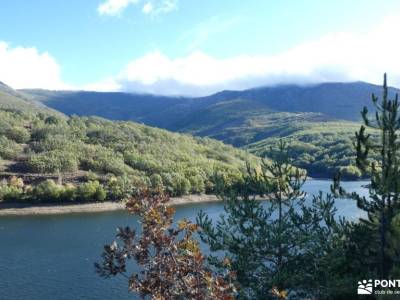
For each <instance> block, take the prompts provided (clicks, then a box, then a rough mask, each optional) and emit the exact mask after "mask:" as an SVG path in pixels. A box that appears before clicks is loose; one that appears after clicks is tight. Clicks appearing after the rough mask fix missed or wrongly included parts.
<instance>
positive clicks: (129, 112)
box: [23, 82, 399, 130]
mask: <svg viewBox="0 0 400 300" xmlns="http://www.w3.org/2000/svg"><path fill="white" fill-rule="evenodd" d="M390 90H391V92H392V93H393V92H399V90H398V89H394V88H391V89H390ZM23 92H24V93H25V94H29V95H31V96H33V98H34V99H35V100H38V101H40V102H42V103H44V104H46V105H47V106H49V107H52V108H54V109H57V110H59V111H61V112H63V113H65V114H68V115H71V114H77V115H97V116H101V117H105V118H109V119H114V120H135V121H140V122H143V123H146V124H151V125H156V126H159V127H165V128H173V129H175V130H177V129H179V128H181V127H190V119H191V117H190V116H191V114H198V113H199V112H202V111H204V110H207V109H212V107H213V106H215V105H216V104H218V103H223V102H226V101H228V102H230V101H232V100H237V99H241V100H243V101H248V103H247V106H248V108H246V110H249V109H251V107H252V106H253V107H254V109H256V110H258V109H259V108H260V106H263V107H265V109H267V110H268V111H280V112H314V113H321V114H324V115H326V116H328V117H330V118H336V119H343V120H350V121H355V120H359V115H360V114H359V112H360V110H361V108H362V107H363V106H365V105H366V106H368V107H371V101H370V98H371V94H372V93H375V94H377V95H380V93H381V87H380V86H377V85H373V84H369V83H365V82H351V83H322V84H316V85H308V86H297V85H279V86H275V87H262V88H255V89H249V90H244V91H223V92H220V93H216V94H213V95H210V96H207V97H202V98H182V97H164V96H153V95H140V94H128V93H99V92H82V91H81V92H73V91H68V92H65V91H64V92H62V91H61V92H57V91H46V90H23ZM219 109H220V108H219ZM238 112H240V109H239V110H237V111H235V110H233V109H232V107H231V106H229V109H228V110H227V111H226V113H225V114H224V112H223V111H220V113H219V114H218V117H228V118H229V117H231V114H232V113H233V114H236V113H238ZM185 120H186V121H185ZM206 121H207V122H208V123H210V122H211V123H212V122H213V121H215V120H210V119H209V117H208V116H207V120H205V122H206Z"/></svg>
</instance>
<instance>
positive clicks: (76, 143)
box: [0, 109, 256, 201]
mask: <svg viewBox="0 0 400 300" xmlns="http://www.w3.org/2000/svg"><path fill="white" fill-rule="evenodd" d="M0 158H1V163H0V165H1V167H0V168H1V173H0V176H1V177H3V178H7V179H8V180H6V181H4V182H3V183H2V184H1V185H0V186H1V187H0V199H3V200H20V201H23V200H25V201H35V199H36V200H37V199H45V200H46V199H48V200H50V199H52V200H57V199H58V200H59V201H62V199H75V200H77V201H78V200H82V201H83V200H96V199H97V200H103V199H119V198H120V197H122V196H123V193H124V192H126V191H127V190H129V189H132V188H135V187H140V186H152V187H160V188H161V187H162V188H165V189H166V190H168V191H169V192H170V193H171V194H172V195H182V194H190V193H203V192H212V191H213V185H214V176H215V175H216V174H220V175H223V176H224V177H225V179H226V180H227V181H233V180H236V179H238V178H240V176H241V171H242V170H244V167H245V162H246V161H253V162H254V161H255V160H256V158H255V157H254V156H252V155H250V154H248V153H246V152H245V151H243V150H239V149H235V148H233V147H231V146H227V145H224V144H223V143H221V142H218V141H214V140H211V139H208V138H194V137H191V136H188V135H184V134H179V133H171V132H168V131H166V130H162V129H156V128H151V127H148V126H145V125H140V124H136V123H132V122H113V121H108V120H105V119H102V118H98V117H71V118H64V117H58V116H54V115H51V114H46V113H43V112H40V113H36V112H34V111H33V112H23V111H20V110H4V109H0ZM12 176H15V177H14V178H12ZM10 178H11V179H10ZM17 178H21V179H22V180H23V183H21V182H20V181H21V180H19V181H18V180H17ZM48 179H52V180H53V181H49V180H48ZM54 181H57V182H58V183H59V184H56V183H55V182H54ZM32 186H33V187H32ZM43 193H48V194H50V195H51V196H49V195H47V196H44V195H43ZM71 193H72V194H71Z"/></svg>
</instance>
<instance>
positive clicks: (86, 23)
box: [0, 0, 400, 94]
mask: <svg viewBox="0 0 400 300" xmlns="http://www.w3.org/2000/svg"><path fill="white" fill-rule="evenodd" d="M383 3H384V4H383ZM399 19H400V1H397V0H393V1H391V0H385V1H367V0H364V1H361V0H360V1H356V0H352V1H349V0H347V1H342V0H335V1H321V0H319V1H318V0H313V1H312V0H302V1H301V0H299V1H288V0H281V1H268V0H260V1H251V0H248V1H243V0H241V1H237V0H229V1H228V0H227V1H224V0H219V1H215V0H210V1H209V0H202V1H197V0H85V1H82V0H69V1H54V0H37V1H33V0H2V1H1V2H0V20H1V24H2V25H1V26H0V81H4V82H5V83H8V84H10V85H11V86H14V87H16V88H24V87H29V88H31V87H43V88H54V89H68V88H72V89H95V90H126V91H139V92H152V93H161V94H207V93H210V92H214V91H217V90H219V89H222V88H232V89H241V88H247V87H251V86H256V85H263V84H276V83H284V82H295V83H296V82H299V83H302V82H318V81H347V80H367V81H372V82H375V81H377V80H379V79H380V78H381V75H382V74H381V73H382V72H383V71H388V72H389V75H390V72H391V71H392V70H393V71H392V73H393V82H394V83H395V84H398V83H400V76H399V73H400V68H398V65H399V63H398V62H395V63H391V62H390V61H391V60H396V57H395V54H394V53H395V52H396V51H394V50H390V51H392V52H393V56H387V55H386V54H385V51H384V49H383V48H384V47H383V46H382V44H380V45H379V46H378V44H379V43H382V42H386V41H387V42H388V44H391V46H393V47H395V50H398V49H397V48H396V47H398V48H399V49H400V45H399V41H398V39H399V34H398V33H399V32H398V31H399V29H398V28H400V26H399V27H397V28H396V25H400V21H399V22H398V20H399ZM392 27H394V28H392ZM388 28H389V31H390V32H388ZM383 31H384V32H385V34H384V38H385V39H386V40H384V39H383V37H382V39H381V38H380V37H379V36H382V34H381V33H382V32H383ZM396 35H397V36H396ZM396 39H397V40H396ZM336 41H337V42H336ZM370 44H372V45H373V46H372V48H371V47H369V46H367V45H370ZM366 48H371V49H369V50H368V49H366ZM364 50H365V51H367V53H365V54H363V57H362V58H360V57H359V55H358V54H357V53H360V52H362V53H363V52H364ZM313 51H315V53H314V52H313ZM307 53H308V54H307ZM397 53H398V55H397V61H400V59H399V56H400V51H398V52H397ZM382 55H383V56H387V57H386V60H384V61H383V62H379V63H378V62H377V61H378V60H379V56H382ZM353 56H354V58H353ZM389 58H390V59H389ZM356 62H357V63H356ZM369 64H370V65H371V66H370V67H368V66H369ZM396 69H398V70H397V71H396ZM375 72H376V73H377V74H375ZM378 78H379V79H378Z"/></svg>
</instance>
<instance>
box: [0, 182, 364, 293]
mask: <svg viewBox="0 0 400 300" xmlns="http://www.w3.org/2000/svg"><path fill="white" fill-rule="evenodd" d="M366 183H367V182H365V181H356V182H345V183H344V184H343V185H344V187H345V188H346V189H347V190H349V191H358V192H359V193H362V194H366V192H367V191H366V189H365V188H362V186H363V185H365V184H366ZM330 184H331V182H330V181H327V180H309V181H308V182H307V184H306V186H305V190H306V191H307V192H308V193H310V194H312V193H314V194H315V193H317V192H318V191H320V190H322V191H329V185H330ZM336 206H337V208H338V213H339V214H340V215H342V216H345V217H347V218H351V219H357V218H359V217H360V216H363V213H362V212H361V211H359V210H358V209H357V207H356V204H355V203H354V201H351V200H337V202H336ZM200 210H204V211H205V212H207V213H208V214H209V215H210V216H211V217H212V218H217V217H218V216H219V215H220V214H221V213H222V205H221V204H218V203H205V204H195V205H185V206H179V207H177V213H176V219H180V218H183V217H187V218H189V219H191V220H193V221H194V220H195V218H196V215H197V213H198V212H199V211H200ZM127 225H130V226H137V222H136V219H135V217H133V216H131V215H128V214H127V213H125V212H108V213H93V214H70V215H60V216H19V217H0V299H1V300H8V299H13V300H14V299H17V300H24V299H29V300H43V299H68V300H71V299H108V300H110V299H133V298H134V297H133V295H132V294H130V293H128V291H127V282H126V280H124V279H123V278H115V279H102V278H99V277H98V276H97V275H96V274H95V272H94V267H93V264H94V262H96V261H98V260H99V257H100V253H101V250H102V246H103V245H104V244H105V243H110V242H111V241H112V240H113V237H114V235H115V229H116V228H117V227H118V226H127Z"/></svg>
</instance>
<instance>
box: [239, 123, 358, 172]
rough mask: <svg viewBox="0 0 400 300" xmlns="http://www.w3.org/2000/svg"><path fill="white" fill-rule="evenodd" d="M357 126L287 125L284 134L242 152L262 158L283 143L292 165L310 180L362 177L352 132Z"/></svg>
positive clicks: (323, 124) (254, 144) (248, 146)
mask: <svg viewBox="0 0 400 300" xmlns="http://www.w3.org/2000/svg"><path fill="white" fill-rule="evenodd" d="M359 128H360V124H357V123H353V122H344V121H343V122H317V123H311V122H303V123H300V124H296V123H294V125H292V126H291V125H290V124H287V127H286V128H285V129H283V128H282V129H283V130H284V131H285V132H284V133H282V131H280V132H276V134H275V135H273V136H271V137H268V138H265V139H263V140H261V141H258V142H256V143H252V144H250V145H247V146H246V147H245V148H246V149H247V150H248V151H250V152H251V153H254V154H256V155H259V156H265V154H266V150H267V149H268V148H269V147H271V146H272V147H276V146H277V145H278V142H279V140H280V139H283V140H284V141H285V142H286V143H287V145H288V147H289V149H290V151H291V155H292V157H293V158H294V159H295V165H296V166H298V167H301V168H305V169H307V171H308V174H309V175H310V176H313V177H326V178H332V176H333V175H334V174H335V173H336V172H337V171H338V170H340V171H341V172H342V174H343V176H344V177H345V178H357V177H360V176H361V173H360V171H359V170H358V169H357V168H356V167H355V149H354V146H353V142H354V141H355V132H356V131H358V130H359Z"/></svg>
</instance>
